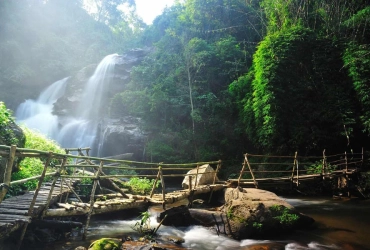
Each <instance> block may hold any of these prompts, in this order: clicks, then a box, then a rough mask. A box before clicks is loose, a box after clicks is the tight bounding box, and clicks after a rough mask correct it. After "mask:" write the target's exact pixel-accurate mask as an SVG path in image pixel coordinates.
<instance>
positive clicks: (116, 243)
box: [89, 238, 122, 250]
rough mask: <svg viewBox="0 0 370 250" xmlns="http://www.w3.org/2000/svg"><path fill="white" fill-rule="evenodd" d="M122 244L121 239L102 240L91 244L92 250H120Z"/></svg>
mask: <svg viewBox="0 0 370 250" xmlns="http://www.w3.org/2000/svg"><path fill="white" fill-rule="evenodd" d="M121 245H122V242H121V241H120V240H119V239H110V238H102V239H99V240H96V241H94V242H93V243H91V244H90V246H89V249H91V250H105V249H109V250H119V249H120V247H121Z"/></svg>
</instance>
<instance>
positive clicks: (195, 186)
mask: <svg viewBox="0 0 370 250" xmlns="http://www.w3.org/2000/svg"><path fill="white" fill-rule="evenodd" d="M198 173H199V165H197V174H196V175H195V182H194V189H195V188H197V186H198V183H197V182H198Z"/></svg>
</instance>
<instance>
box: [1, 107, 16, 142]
mask: <svg viewBox="0 0 370 250" xmlns="http://www.w3.org/2000/svg"><path fill="white" fill-rule="evenodd" d="M12 123H13V124H14V119H13V117H12V112H11V111H10V110H9V109H7V108H6V106H5V104H4V103H3V102H1V101H0V141H2V142H3V143H5V144H7V145H17V144H18V143H19V141H18V139H17V138H16V136H15V134H14V131H13V130H12V128H11V126H10V125H11V124H12Z"/></svg>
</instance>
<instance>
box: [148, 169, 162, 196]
mask: <svg viewBox="0 0 370 250" xmlns="http://www.w3.org/2000/svg"><path fill="white" fill-rule="evenodd" d="M159 176H160V173H159V171H158V174H157V177H156V178H155V181H154V184H153V187H152V191H151V192H150V198H152V197H153V194H154V190H155V186H156V185H157V182H158V179H159Z"/></svg>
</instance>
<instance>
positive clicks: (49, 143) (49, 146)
mask: <svg viewBox="0 0 370 250" xmlns="http://www.w3.org/2000/svg"><path fill="white" fill-rule="evenodd" d="M21 128H22V130H23V132H24V134H25V136H26V144H25V148H32V149H37V150H41V151H47V152H54V153H59V154H65V151H64V150H63V149H62V148H61V147H60V146H59V145H58V143H57V142H55V141H53V140H51V139H49V138H47V137H46V136H45V135H44V134H41V133H40V132H38V131H35V130H32V129H30V128H27V127H26V126H23V125H22V126H21Z"/></svg>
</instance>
